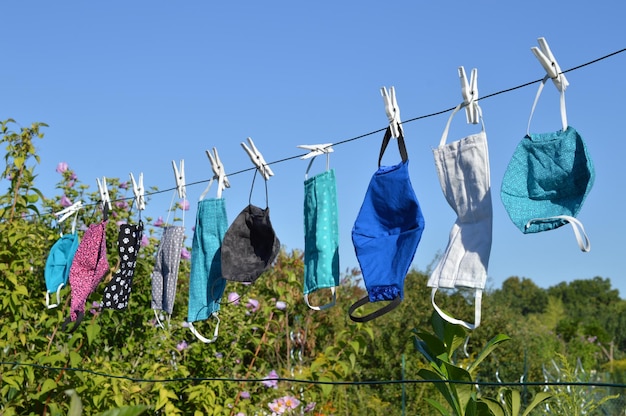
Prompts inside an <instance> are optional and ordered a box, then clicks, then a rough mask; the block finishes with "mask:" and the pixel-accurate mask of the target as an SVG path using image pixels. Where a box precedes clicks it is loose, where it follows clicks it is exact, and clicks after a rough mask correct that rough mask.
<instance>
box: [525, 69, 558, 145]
mask: <svg viewBox="0 0 626 416" xmlns="http://www.w3.org/2000/svg"><path fill="white" fill-rule="evenodd" d="M549 78H550V77H549V76H548V75H546V76H545V77H543V79H542V80H541V84H539V89H538V90H537V95H535V102H533V108H532V109H531V110H530V117H529V118H528V127H527V128H526V134H527V135H530V121H531V120H532V119H533V114H534V113H535V107H536V106H537V101H539V96H540V95H541V91H543V86H544V85H546V81H547V80H548V79H549ZM561 123H562V124H563V131H565V130H567V111H566V109H565V88H563V89H562V90H561Z"/></svg>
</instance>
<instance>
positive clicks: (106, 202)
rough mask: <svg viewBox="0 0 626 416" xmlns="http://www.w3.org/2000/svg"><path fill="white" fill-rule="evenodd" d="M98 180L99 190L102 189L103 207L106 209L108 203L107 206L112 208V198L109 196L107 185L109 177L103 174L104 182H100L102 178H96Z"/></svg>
mask: <svg viewBox="0 0 626 416" xmlns="http://www.w3.org/2000/svg"><path fill="white" fill-rule="evenodd" d="M96 182H98V190H99V191H100V200H101V201H102V208H103V209H104V207H105V205H106V207H107V208H108V209H109V210H110V209H111V198H109V188H108V187H107V178H106V177H105V176H103V177H102V182H100V178H96Z"/></svg>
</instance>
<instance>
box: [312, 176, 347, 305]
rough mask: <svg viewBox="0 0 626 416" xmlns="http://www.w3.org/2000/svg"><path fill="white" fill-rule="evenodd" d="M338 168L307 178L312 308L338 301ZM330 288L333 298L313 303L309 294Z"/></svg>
mask: <svg viewBox="0 0 626 416" xmlns="http://www.w3.org/2000/svg"><path fill="white" fill-rule="evenodd" d="M337 216H338V215H337V186H336V183H335V171H334V170H332V169H331V170H327V171H326V172H323V173H320V174H318V175H316V176H313V177H312V178H308V179H306V180H305V182H304V232H305V235H304V301H305V302H306V304H307V305H308V306H309V308H311V309H313V310H323V309H327V308H329V307H331V306H333V305H334V304H335V300H336V293H335V291H336V287H337V286H339V222H338V218H337ZM321 289H330V290H331V295H332V297H333V300H332V301H331V302H330V303H327V304H325V305H322V306H313V305H311V303H310V302H309V294H311V293H313V292H316V291H318V290H321Z"/></svg>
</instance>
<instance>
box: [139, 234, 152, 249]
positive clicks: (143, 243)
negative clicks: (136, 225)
mask: <svg viewBox="0 0 626 416" xmlns="http://www.w3.org/2000/svg"><path fill="white" fill-rule="evenodd" d="M148 245H150V239H149V238H148V236H147V235H145V234H143V235H142V236H141V246H142V247H147V246H148Z"/></svg>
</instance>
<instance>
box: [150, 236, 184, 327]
mask: <svg viewBox="0 0 626 416" xmlns="http://www.w3.org/2000/svg"><path fill="white" fill-rule="evenodd" d="M184 240H185V227H182V226H168V227H165V228H164V229H163V236H162V237H161V242H160V244H159V248H158V249H157V254H156V258H155V260H154V269H153V270H152V276H151V280H152V309H154V311H155V314H156V312H157V311H158V310H162V311H165V312H167V314H168V315H172V311H173V310H174V299H175V298H176V283H177V282H178V268H179V266H180V252H181V250H182V248H183V241H184Z"/></svg>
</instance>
